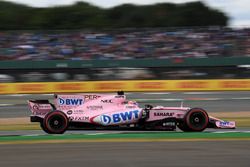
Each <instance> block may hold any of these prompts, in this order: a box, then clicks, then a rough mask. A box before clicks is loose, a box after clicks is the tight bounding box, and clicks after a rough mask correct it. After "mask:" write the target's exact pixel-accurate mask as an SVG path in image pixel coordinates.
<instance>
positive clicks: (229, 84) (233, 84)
mask: <svg viewBox="0 0 250 167" xmlns="http://www.w3.org/2000/svg"><path fill="white" fill-rule="evenodd" d="M249 84H250V82H249V81H223V82H221V84H220V87H221V88H249Z"/></svg>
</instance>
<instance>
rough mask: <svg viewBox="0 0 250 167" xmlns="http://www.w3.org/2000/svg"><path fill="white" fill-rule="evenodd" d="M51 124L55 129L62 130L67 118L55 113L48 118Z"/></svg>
mask: <svg viewBox="0 0 250 167" xmlns="http://www.w3.org/2000/svg"><path fill="white" fill-rule="evenodd" d="M48 123H49V126H50V128H51V129H53V130H55V131H60V130H63V129H64V128H65V120H64V117H63V116H61V115H54V116H53V117H51V118H50V119H49V120H48Z"/></svg>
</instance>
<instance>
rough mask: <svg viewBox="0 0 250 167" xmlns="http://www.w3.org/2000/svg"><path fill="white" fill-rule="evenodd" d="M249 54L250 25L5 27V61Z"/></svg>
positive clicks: (0, 52) (0, 48)
mask: <svg viewBox="0 0 250 167" xmlns="http://www.w3.org/2000/svg"><path fill="white" fill-rule="evenodd" d="M219 56H226V57H229V56H230V57H231V56H250V29H231V28H221V27H209V28H180V29H176V28H172V29H121V30H103V31H87V30H84V31H54V32H38V31H35V32H32V31H25V32H24V31H22V32H19V31H2V32H0V60H91V59H94V60H106V59H107V60H109V59H111V60H112V59H116V60H120V59H145V58H153V59H167V58H188V57H192V58H204V57H219Z"/></svg>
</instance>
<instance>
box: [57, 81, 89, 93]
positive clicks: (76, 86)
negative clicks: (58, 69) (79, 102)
mask: <svg viewBox="0 0 250 167" xmlns="http://www.w3.org/2000/svg"><path fill="white" fill-rule="evenodd" d="M85 88H86V84H84V83H57V84H56V90H78V91H79V90H84V89H85Z"/></svg>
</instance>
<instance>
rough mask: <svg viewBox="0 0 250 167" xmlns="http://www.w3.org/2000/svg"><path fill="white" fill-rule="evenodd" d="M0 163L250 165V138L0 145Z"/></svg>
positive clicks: (24, 166)
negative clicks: (238, 139)
mask: <svg viewBox="0 0 250 167" xmlns="http://www.w3.org/2000/svg"><path fill="white" fill-rule="evenodd" d="M0 150H1V151H0V166H1V167H17V166H19V167H34V166H36V167H44V166H60V167H75V166H88V167H92V166H93V167H97V166H101V167H112V166H119V167H168V166H169V167H177V166H178V167H179V166H180V167H183V166H185V167H189V166H190V167H191V166H192V167H211V166H214V167H231V166H232V167H235V166H237V167H238V166H239V167H249V166H250V160H249V155H250V141H240V142H239V141H196V142H195V141H193V142H121V143H120V142H119V143H116V142H115V143H112V142H105V143H102V142H98V143H67V144H28V145H25V144H24V145H1V146H0Z"/></svg>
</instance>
